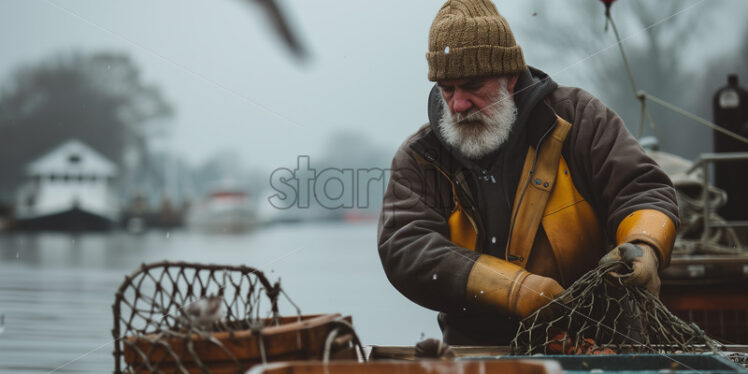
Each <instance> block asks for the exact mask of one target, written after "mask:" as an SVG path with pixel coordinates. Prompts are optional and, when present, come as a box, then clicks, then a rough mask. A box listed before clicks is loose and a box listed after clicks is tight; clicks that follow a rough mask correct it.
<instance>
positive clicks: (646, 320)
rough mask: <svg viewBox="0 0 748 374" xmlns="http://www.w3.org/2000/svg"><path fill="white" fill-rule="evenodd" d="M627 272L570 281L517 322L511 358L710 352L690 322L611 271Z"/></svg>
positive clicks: (605, 269) (613, 267)
mask: <svg viewBox="0 0 748 374" xmlns="http://www.w3.org/2000/svg"><path fill="white" fill-rule="evenodd" d="M620 269H627V271H628V272H630V271H631V269H630V268H629V267H628V266H627V265H626V264H624V263H622V262H618V263H612V264H608V265H602V266H599V267H598V268H596V269H594V270H592V271H590V272H588V273H586V274H585V275H583V276H582V277H581V278H580V279H579V280H577V281H576V282H574V284H572V285H571V287H569V288H568V289H567V290H566V291H564V292H563V293H562V294H561V295H559V296H558V297H557V298H556V299H555V300H554V302H552V303H550V304H548V305H546V306H544V307H542V308H540V309H539V310H538V311H536V312H535V313H534V314H532V315H530V316H529V317H527V318H525V319H524V320H522V321H521V322H520V326H519V329H518V331H517V334H516V336H515V337H514V339H513V340H512V342H511V343H510V352H511V354H514V355H532V354H536V353H543V354H615V353H682V352H699V351H713V352H716V351H717V348H718V345H719V343H717V342H716V341H714V340H712V339H711V338H709V337H707V336H706V335H705V334H704V332H703V331H702V330H701V329H700V328H699V327H698V326H696V325H695V324H687V323H685V322H683V321H681V320H680V319H678V317H676V316H674V315H673V314H672V313H670V311H668V310H667V308H666V307H665V306H664V305H663V304H662V303H661V302H660V300H659V299H658V298H657V297H656V296H654V295H653V294H651V293H649V292H648V291H646V290H645V289H643V288H640V287H636V286H626V285H624V284H623V280H622V279H623V278H622V277H625V275H622V276H621V277H614V276H611V275H610V273H611V272H613V271H618V272H619V273H624V274H625V273H626V270H624V271H623V272H621V271H620Z"/></svg>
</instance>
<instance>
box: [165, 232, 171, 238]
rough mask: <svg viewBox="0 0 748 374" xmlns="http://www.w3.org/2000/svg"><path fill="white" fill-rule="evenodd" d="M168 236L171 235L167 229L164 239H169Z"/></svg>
mask: <svg viewBox="0 0 748 374" xmlns="http://www.w3.org/2000/svg"><path fill="white" fill-rule="evenodd" d="M170 237H171V232H169V231H167V232H166V239H169V238H170Z"/></svg>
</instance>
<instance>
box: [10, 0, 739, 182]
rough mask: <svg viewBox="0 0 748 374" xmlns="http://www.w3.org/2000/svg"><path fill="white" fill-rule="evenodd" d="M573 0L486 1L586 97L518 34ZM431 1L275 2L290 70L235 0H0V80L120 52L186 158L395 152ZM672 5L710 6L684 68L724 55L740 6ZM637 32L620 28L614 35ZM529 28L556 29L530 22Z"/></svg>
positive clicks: (265, 160)
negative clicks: (53, 59)
mask: <svg viewBox="0 0 748 374" xmlns="http://www.w3.org/2000/svg"><path fill="white" fill-rule="evenodd" d="M580 1H593V0H576V1H565V2H563V3H562V2H559V1H553V2H551V1H548V3H547V7H546V8H544V9H531V8H530V5H529V4H528V2H525V1H519V0H517V1H499V2H497V6H498V8H499V11H500V12H501V13H502V14H503V15H504V16H505V17H506V18H507V20H508V21H509V23H510V25H511V26H512V28H513V30H514V32H515V35H516V39H517V41H518V43H519V44H520V45H522V47H523V51H524V54H525V59H526V61H527V62H528V64H531V65H535V66H537V67H539V68H541V69H543V70H545V71H546V72H548V73H550V74H551V75H552V77H553V78H554V79H555V80H556V81H558V82H560V83H563V84H569V85H577V86H582V87H584V88H586V89H588V90H590V91H592V92H593V93H594V92H595V88H594V87H593V86H590V85H589V82H584V81H583V79H582V78H580V77H583V72H584V66H585V62H584V61H581V62H578V61H577V62H575V61H569V60H568V59H564V58H558V59H555V58H553V59H549V58H548V57H547V53H543V51H538V50H537V49H533V48H532V45H531V43H530V42H529V41H528V40H529V39H531V38H530V36H529V35H526V34H525V33H527V32H528V31H527V29H530V30H532V28H531V27H530V28H528V27H520V26H519V25H520V24H524V25H525V26H526V25H528V24H530V25H532V24H531V22H533V16H532V14H533V13H534V12H552V13H554V14H558V16H559V17H573V16H574V14H573V6H574V4H578V3H580ZM621 1H626V0H621ZM441 3H442V1H440V0H407V1H402V0H378V1H370V0H369V1H363V0H350V1H332V0H324V1H323V0H315V1H310V0H285V1H281V5H282V8H283V9H284V10H285V11H286V14H287V15H288V17H289V19H290V20H291V22H292V23H293V25H294V29H295V31H296V32H297V33H298V34H299V36H300V37H301V40H302V42H303V43H304V44H305V45H306V47H307V49H308V50H309V51H310V52H311V59H310V61H308V63H306V64H300V63H298V62H296V61H294V60H293V58H292V55H291V54H290V53H289V52H288V51H287V50H286V49H285V46H284V45H282V44H280V43H279V39H278V38H277V37H276V36H275V35H274V34H273V33H272V32H271V29H270V27H269V26H268V25H267V24H266V22H265V20H264V19H263V17H262V13H261V12H260V11H259V10H260V9H259V8H257V7H251V6H246V4H245V1H243V0H203V1H193V0H190V1H188V0H169V1H150V0H137V1H99V0H96V1H94V0H0V48H2V56H3V58H2V59H0V82H1V83H5V82H7V81H8V78H9V74H11V73H12V69H13V68H15V67H17V66H19V65H21V64H24V63H37V62H39V61H41V60H42V59H44V58H49V57H50V56H53V55H55V54H57V53H60V52H67V51H70V50H79V51H83V52H95V51H104V50H109V51H119V52H126V53H128V54H130V55H132V56H133V59H134V61H135V62H136V63H137V64H138V65H139V66H140V68H141V70H142V72H143V74H144V80H145V81H146V82H153V83H155V84H157V85H158V86H160V87H161V89H162V90H163V92H164V96H165V97H166V98H167V100H169V101H170V102H171V103H172V104H173V106H174V108H175V112H176V115H175V116H174V117H173V119H171V120H170V121H169V122H170V123H169V125H170V126H169V128H170V130H169V133H168V134H167V135H168V136H166V137H164V138H163V139H162V140H158V141H157V142H156V143H157V145H158V146H159V147H162V148H168V149H171V150H173V151H175V152H177V153H178V154H179V155H180V156H182V157H184V158H185V159H187V160H188V161H190V162H191V163H194V164H197V163H199V162H202V161H203V160H205V159H206V158H207V157H209V156H210V155H212V154H215V153H216V152H220V151H222V150H227V149H234V150H237V151H238V152H239V154H241V155H242V157H243V163H244V164H245V165H246V166H249V167H254V168H260V169H263V170H269V169H273V168H276V167H283V166H288V165H294V164H295V159H296V156H297V155H303V154H310V155H312V157H314V155H317V154H323V153H324V151H325V150H324V149H323V148H324V147H325V146H327V145H328V144H329V143H328V142H326V140H327V139H328V138H329V137H330V136H331V135H332V134H333V133H334V132H336V131H340V130H348V131H354V132H357V133H359V134H361V136H362V137H365V138H368V139H370V140H371V142H373V143H374V144H375V145H378V146H380V147H382V148H384V149H385V150H386V151H388V152H392V153H394V150H395V149H396V147H397V146H398V145H399V144H400V143H401V142H402V141H403V140H404V139H405V138H406V137H407V136H408V135H409V134H411V133H413V132H414V131H415V130H416V129H417V128H418V126H419V125H420V124H422V123H424V122H425V121H426V119H427V116H426V94H427V92H428V90H429V89H430V87H431V85H432V84H431V83H430V82H428V81H427V79H426V73H427V65H426V60H425V57H424V55H425V52H426V49H427V39H428V30H429V26H430V23H431V21H432V19H433V17H434V15H435V14H436V12H437V10H438V8H439V6H440V5H441ZM681 3H683V4H684V6H687V5H690V4H697V5H696V6H694V7H693V8H692V9H691V10H689V11H694V12H698V11H699V9H700V7H707V6H709V7H721V8H722V10H721V11H720V12H721V13H720V14H723V16H724V17H722V18H720V19H719V20H714V19H709V18H707V17H704V19H702V20H701V22H709V23H710V24H712V25H713V26H710V28H709V30H712V31H713V33H714V34H713V35H705V36H704V40H705V43H704V45H703V48H701V49H699V51H698V53H694V59H693V61H689V63H691V64H692V66H694V67H695V68H697V67H698V64H699V59H700V58H706V57H705V56H708V55H709V53H705V52H710V51H713V52H716V51H720V50H724V49H725V48H731V47H734V46H733V45H732V44H734V43H732V44H731V39H730V38H729V35H730V33H731V32H736V31H734V30H737V29H738V28H739V27H742V24H741V22H744V21H741V20H740V18H741V17H743V16H744V15H745V14H747V13H748V2H745V1H740V0H724V1H711V0H709V1H681ZM580 22H597V23H599V24H600V28H601V37H604V38H607V39H606V40H609V41H610V42H611V43H613V42H614V40H613V39H612V38H613V37H612V35H611V34H610V33H608V34H603V33H602V25H603V22H604V19H603V17H602V6H601V15H600V17H599V18H598V19H595V20H580ZM666 26H667V24H666V23H664V24H663V25H660V26H658V27H666ZM636 31H637V30H630V29H626V28H625V25H624V26H623V27H622V33H623V34H624V36H626V35H628V34H630V33H633V32H636ZM538 32H563V31H562V30H554V29H553V25H539V26H538ZM631 42H636V38H633V39H631ZM605 53H618V52H617V50H615V49H610V50H608V51H606V52H605ZM592 58H595V57H592ZM554 73H556V74H554ZM741 78H742V77H741ZM745 78H748V77H745ZM743 81H745V79H743ZM708 95H711V93H708ZM694 126H696V125H694ZM372 166H387V165H372Z"/></svg>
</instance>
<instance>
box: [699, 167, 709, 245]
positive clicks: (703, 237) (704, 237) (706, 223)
mask: <svg viewBox="0 0 748 374" xmlns="http://www.w3.org/2000/svg"><path fill="white" fill-rule="evenodd" d="M710 162H711V161H709V160H703V159H702V160H701V165H702V168H701V170H702V173H703V174H704V175H703V177H704V189H703V190H702V192H701V193H702V199H703V201H704V213H703V217H702V220H703V222H704V231H702V232H701V245H702V246H704V244H706V242H707V238H709V220H710V217H709V215H710V214H709V210H710V209H709V208H710V207H709V163H710Z"/></svg>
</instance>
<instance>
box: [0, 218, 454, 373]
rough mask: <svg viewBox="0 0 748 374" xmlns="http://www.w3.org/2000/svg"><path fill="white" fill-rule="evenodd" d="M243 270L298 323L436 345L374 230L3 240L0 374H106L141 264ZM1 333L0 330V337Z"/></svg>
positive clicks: (431, 325)
mask: <svg viewBox="0 0 748 374" xmlns="http://www.w3.org/2000/svg"><path fill="white" fill-rule="evenodd" d="M164 259H167V260H185V261H195V262H205V263H215V264H246V265H250V266H253V267H256V268H259V269H260V270H262V271H264V272H265V273H266V275H267V276H268V277H269V278H270V279H271V281H273V280H275V279H277V278H278V277H280V278H281V284H282V286H283V288H284V289H285V290H286V292H287V293H288V294H289V296H291V298H292V299H293V300H294V302H296V304H297V305H299V306H300V308H301V310H302V312H303V313H304V314H314V313H342V314H347V315H352V316H353V321H354V326H355V327H356V330H357V331H358V333H359V336H360V337H361V339H362V341H363V343H364V344H381V345H412V344H414V343H415V342H417V341H418V340H419V339H420V338H421V334H425V335H426V336H432V337H438V336H440V333H439V329H438V326H437V325H436V315H435V312H432V311H429V310H426V309H423V308H421V307H419V306H417V305H415V304H413V303H411V302H410V301H408V300H407V299H405V298H404V297H403V296H402V295H400V294H399V293H398V292H397V291H396V290H395V289H394V288H393V287H392V286H391V285H390V284H389V282H388V281H387V279H386V278H385V275H384V272H383V271H382V269H381V264H380V262H379V257H378V254H377V250H376V223H375V222H367V223H360V224H342V223H324V224H304V225H289V226H275V227H270V228H265V229H261V230H257V231H254V232H251V233H248V234H244V235H233V236H221V235H205V234H200V233H196V232H189V231H176V232H168V233H167V232H162V231H156V232H151V233H148V234H146V235H143V236H132V235H129V234H125V233H115V234H107V235H105V234H90V235H80V236H71V235H65V234H51V233H48V234H40V235H29V234H12V235H9V234H4V235H2V236H0V314H5V327H4V331H3V332H2V333H0V373H48V372H52V371H54V370H55V369H57V370H56V371H54V372H56V373H65V372H67V373H106V372H111V371H112V369H113V356H112V347H113V346H112V343H111V340H112V335H111V329H112V311H111V305H112V303H113V302H114V292H115V290H116V288H117V287H118V286H119V284H120V283H121V282H122V280H123V278H124V276H125V275H126V274H129V273H131V272H132V271H133V270H135V269H136V268H137V267H138V266H139V265H140V264H141V263H148V262H154V261H160V260H164ZM2 329H3V328H2V327H0V330H2Z"/></svg>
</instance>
